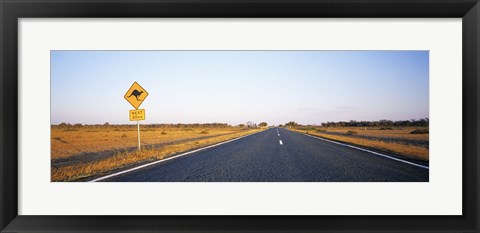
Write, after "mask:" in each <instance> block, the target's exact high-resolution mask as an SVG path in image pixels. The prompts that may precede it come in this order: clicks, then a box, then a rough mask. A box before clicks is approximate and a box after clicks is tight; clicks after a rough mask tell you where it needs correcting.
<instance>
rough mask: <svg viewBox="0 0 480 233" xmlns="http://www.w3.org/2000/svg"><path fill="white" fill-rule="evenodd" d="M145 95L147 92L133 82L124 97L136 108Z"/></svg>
mask: <svg viewBox="0 0 480 233" xmlns="http://www.w3.org/2000/svg"><path fill="white" fill-rule="evenodd" d="M147 96H148V92H147V91H146V90H145V89H143V87H141V86H140V84H138V83H137V82H134V83H133V84H132V86H131V87H130V89H128V91H127V93H125V96H124V97H125V99H126V100H127V101H128V102H129V103H130V104H131V105H132V106H133V107H134V108H135V109H138V107H140V105H141V104H142V102H143V101H144V100H145V98H147Z"/></svg>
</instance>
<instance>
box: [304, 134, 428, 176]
mask: <svg viewBox="0 0 480 233" xmlns="http://www.w3.org/2000/svg"><path fill="white" fill-rule="evenodd" d="M304 135H306V136H309V137H312V138H315V139H319V140H323V141H327V142H331V143H335V144H337V145H341V146H345V147H350V148H354V149H357V150H361V151H365V152H369V153H372V154H374V155H378V156H382V157H385V158H388V159H391V160H395V161H398V162H402V163H406V164H410V165H413V166H415V167H420V168H424V169H428V170H430V168H429V167H428V166H425V165H421V164H417V163H412V162H410V161H407V160H403V159H398V158H395V157H392V156H389V155H384V154H382V153H378V152H375V151H371V150H367V149H363V148H360V147H356V146H352V145H348V144H344V143H340V142H336V141H332V140H328V139H325V138H321V137H315V136H312V135H309V134H305V133H304Z"/></svg>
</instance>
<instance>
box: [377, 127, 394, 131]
mask: <svg viewBox="0 0 480 233" xmlns="http://www.w3.org/2000/svg"><path fill="white" fill-rule="evenodd" d="M380 130H393V128H392V127H382V128H380Z"/></svg>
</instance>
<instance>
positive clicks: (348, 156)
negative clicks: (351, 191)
mask: <svg viewBox="0 0 480 233" xmlns="http://www.w3.org/2000/svg"><path fill="white" fill-rule="evenodd" d="M381 153H382V154H381V155H379V154H375V153H372V152H370V151H365V150H361V149H358V148H351V147H348V146H345V145H341V144H337V143H333V142H328V141H324V140H320V139H318V138H314V137H310V136H307V135H304V134H301V133H297V132H292V131H289V130H286V129H283V128H270V129H268V130H265V131H263V132H260V133H257V134H254V135H251V136H247V137H244V138H241V139H239V140H235V141H232V142H229V143H225V144H222V145H219V146H216V147H212V148H208V149H205V150H202V151H198V152H195V153H191V154H188V155H185V156H182V157H178V158H175V159H171V160H168V161H165V162H161V163H158V164H155V165H152V166H148V167H144V168H140V169H137V170H134V171H130V172H127V173H124V174H120V175H115V176H113V177H110V178H108V179H104V180H102V181H114V182H115V181H116V182H380V181H387V182H428V180H429V169H428V165H427V168H425V167H422V166H416V165H412V164H410V163H408V161H407V162H402V161H403V160H402V161H399V160H395V157H394V156H393V155H392V156H391V157H390V155H388V154H385V153H384V152H381ZM382 155H387V156H388V157H386V156H382ZM389 157H390V158H389ZM392 158H393V159H392Z"/></svg>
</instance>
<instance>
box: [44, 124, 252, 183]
mask: <svg viewBox="0 0 480 233" xmlns="http://www.w3.org/2000/svg"><path fill="white" fill-rule="evenodd" d="M101 131H102V130H100V132H89V133H95V134H94V135H95V136H94V137H91V138H90V139H89V137H88V134H87V132H83V133H82V132H80V133H77V136H78V137H80V138H81V139H82V140H80V142H77V143H75V145H76V146H77V147H79V148H82V147H81V146H82V145H83V146H84V147H85V148H83V149H82V151H101V150H110V149H114V148H122V147H125V146H135V145H136V133H137V132H136V131H133V134H132V132H128V131H127V132H120V133H118V134H122V133H129V134H128V135H127V138H128V140H129V141H134V142H133V143H131V142H129V141H126V140H124V139H123V138H122V137H121V135H120V136H118V134H117V131H109V132H105V131H104V132H101ZM205 131H208V133H207V134H205ZM257 131H260V130H259V129H251V130H243V129H238V128H225V129H224V128H218V129H217V128H209V129H195V130H193V131H192V130H187V131H185V130H181V129H169V130H167V129H163V130H155V131H153V132H156V133H152V134H149V133H148V131H147V132H142V138H143V137H145V141H144V142H145V143H152V144H155V143H159V142H165V141H168V140H178V139H188V138H197V137H199V136H201V135H204V136H205V135H208V136H210V135H217V136H215V137H210V138H205V139H197V140H190V141H188V142H180V143H173V144H169V145H165V146H161V147H159V148H154V147H148V146H145V147H144V148H143V149H142V151H135V152H131V153H128V152H122V153H117V154H116V155H115V156H112V157H108V158H105V159H100V160H97V161H93V162H89V163H81V164H75V165H67V166H63V167H59V168H52V171H51V180H52V181H74V180H78V179H82V178H88V177H91V176H97V175H102V174H106V173H108V172H109V171H112V170H116V169H121V168H125V167H127V166H131V165H135V164H139V163H144V162H147V161H154V160H159V159H164V158H168V157H170V156H173V155H175V154H178V153H181V152H185V151H190V150H193V149H198V148H201V147H205V146H209V145H213V144H216V143H219V142H223V141H227V140H230V139H233V138H237V137H240V136H244V135H247V134H251V133H254V132H257ZM72 132H74V131H72ZM77 132H78V131H77ZM161 132H166V134H162V133H161ZM202 132H203V133H202ZM57 133H58V132H57ZM226 133H228V134H227V135H224V134H226ZM84 134H87V136H85V135H84ZM61 135H62V136H64V137H66V135H65V134H61ZM105 135H110V136H112V135H115V136H117V137H113V138H111V137H108V136H105ZM144 135H145V136H144ZM158 135H161V136H158ZM56 136H57V137H58V134H57V135H56ZM163 136H165V138H162V137H163ZM52 137H53V136H52ZM99 137H100V138H102V137H105V138H106V139H108V140H98V139H99ZM159 137H160V138H159ZM66 138H69V137H66ZM67 140H68V139H67ZM142 141H143V139H142ZM72 142H73V141H72ZM115 142H118V143H119V145H118V144H115ZM107 144H110V145H107ZM56 148H57V149H58V148H62V147H56ZM75 152H76V153H78V152H77V151H75ZM52 154H53V140H52ZM58 154H62V153H59V152H57V156H58ZM65 154H67V153H63V155H64V156H65ZM52 158H53V156H52Z"/></svg>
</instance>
